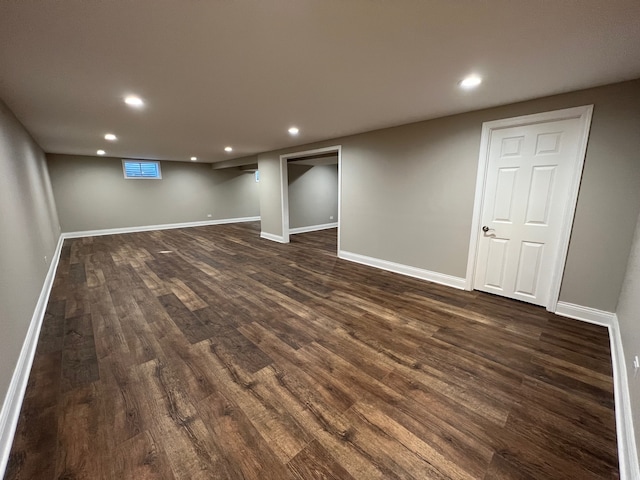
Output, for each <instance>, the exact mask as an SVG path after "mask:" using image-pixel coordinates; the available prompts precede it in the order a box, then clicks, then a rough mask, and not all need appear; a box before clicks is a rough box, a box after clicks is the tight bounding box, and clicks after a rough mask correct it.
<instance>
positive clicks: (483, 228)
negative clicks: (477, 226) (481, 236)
mask: <svg viewBox="0 0 640 480" xmlns="http://www.w3.org/2000/svg"><path fill="white" fill-rule="evenodd" d="M482 231H483V232H484V233H487V232H488V231H489V227H487V226H486V225H485V226H484V227H482Z"/></svg>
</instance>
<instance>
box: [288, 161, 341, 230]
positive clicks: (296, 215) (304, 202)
mask: <svg viewBox="0 0 640 480" xmlns="http://www.w3.org/2000/svg"><path fill="white" fill-rule="evenodd" d="M288 174H289V175H288V180H289V228H299V227H310V226H313V225H323V224H326V223H335V222H337V221H338V165H337V164H334V165H296V164H292V163H290V164H289V165H288ZM330 217H333V218H330Z"/></svg>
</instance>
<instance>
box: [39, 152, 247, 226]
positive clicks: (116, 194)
mask: <svg viewBox="0 0 640 480" xmlns="http://www.w3.org/2000/svg"><path fill="white" fill-rule="evenodd" d="M47 158H48V165H49V172H50V175H51V182H52V185H53V192H54V195H55V198H56V204H57V205H58V212H59V215H60V224H61V225H62V230H63V231H64V232H76V231H85V230H100V229H106V228H120V227H136V226H145V225H162V224H170V223H183V222H197V221H207V220H218V219H225V218H239V217H253V216H258V215H259V214H260V213H259V212H260V209H259V200H258V184H257V183H256V182H255V180H254V176H253V174H251V173H250V172H249V173H247V172H241V171H239V170H238V169H235V168H232V169H226V170H212V169H211V165H208V164H197V163H186V162H161V167H162V180H125V178H124V175H123V173H122V161H121V159H119V158H101V157H82V156H75V155H48V156H47ZM209 214H210V215H211V217H208V216H207V215H209Z"/></svg>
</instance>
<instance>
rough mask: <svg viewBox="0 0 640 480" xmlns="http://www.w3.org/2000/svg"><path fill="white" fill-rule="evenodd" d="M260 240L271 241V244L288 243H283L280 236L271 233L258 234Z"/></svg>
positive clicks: (282, 238)
mask: <svg viewBox="0 0 640 480" xmlns="http://www.w3.org/2000/svg"><path fill="white" fill-rule="evenodd" d="M260 238H264V239H265V240H271V241H272V242H278V243H289V242H285V241H284V237H283V236H282V235H274V234H273V233H267V232H260Z"/></svg>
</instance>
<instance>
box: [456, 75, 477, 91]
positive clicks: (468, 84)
mask: <svg viewBox="0 0 640 480" xmlns="http://www.w3.org/2000/svg"><path fill="white" fill-rule="evenodd" d="M481 83H482V77H481V76H479V75H469V76H468V77H465V78H464V79H463V80H461V81H460V83H459V85H460V86H461V87H462V88H465V89H470V88H475V87H477V86H478V85H480V84H481Z"/></svg>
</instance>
